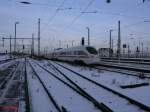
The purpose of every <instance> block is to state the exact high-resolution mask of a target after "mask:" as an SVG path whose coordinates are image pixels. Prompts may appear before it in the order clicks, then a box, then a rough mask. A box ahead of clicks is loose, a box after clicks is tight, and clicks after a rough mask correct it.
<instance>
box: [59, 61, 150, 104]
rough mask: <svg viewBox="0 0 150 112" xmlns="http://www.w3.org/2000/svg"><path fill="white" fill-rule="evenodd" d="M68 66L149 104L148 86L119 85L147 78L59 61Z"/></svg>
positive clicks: (147, 80) (142, 80) (149, 90)
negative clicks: (130, 87) (122, 86)
mask: <svg viewBox="0 0 150 112" xmlns="http://www.w3.org/2000/svg"><path fill="white" fill-rule="evenodd" d="M60 64H63V65H65V66H66V67H68V68H71V69H72V70H74V71H76V72H78V73H80V74H81V75H83V76H86V77H87V78H90V79H92V80H94V81H96V82H98V83H100V84H103V85H105V86H107V87H109V88H112V89H115V90H116V91H118V92H121V93H123V94H125V95H127V96H129V97H131V98H133V99H135V100H137V101H139V102H142V103H143V104H145V105H148V106H150V94H149V93H150V86H145V87H138V88H132V89H121V88H120V85H127V84H136V83H141V82H149V83H150V80H149V79H139V78H137V77H134V76H127V75H123V74H121V73H115V72H109V71H105V70H96V69H92V68H87V67H79V66H72V65H68V64H65V63H60Z"/></svg>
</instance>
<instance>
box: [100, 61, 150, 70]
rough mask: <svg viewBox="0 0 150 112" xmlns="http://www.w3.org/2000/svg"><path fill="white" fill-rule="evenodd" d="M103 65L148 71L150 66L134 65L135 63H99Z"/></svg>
mask: <svg viewBox="0 0 150 112" xmlns="http://www.w3.org/2000/svg"><path fill="white" fill-rule="evenodd" d="M101 63H104V64H110V65H117V66H123V67H133V68H135V67H136V68H140V69H150V65H145V64H135V63H114V62H101Z"/></svg>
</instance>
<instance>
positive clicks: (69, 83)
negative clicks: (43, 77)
mask: <svg viewBox="0 0 150 112" xmlns="http://www.w3.org/2000/svg"><path fill="white" fill-rule="evenodd" d="M34 63H36V65H38V66H39V67H40V68H42V69H43V70H45V71H46V72H48V73H49V75H51V76H53V77H55V78H56V79H57V80H59V81H60V82H62V83H63V84H64V85H65V86H67V87H69V88H70V89H72V90H73V91H74V92H76V93H78V94H79V95H80V96H82V97H83V98H85V99H86V100H87V101H89V102H91V103H92V104H93V105H94V106H95V107H96V108H97V109H98V110H100V111H102V112H113V110H111V109H110V108H109V107H108V106H106V105H105V104H104V103H102V102H98V101H97V100H96V99H94V98H93V97H92V96H91V95H89V94H88V93H87V92H86V91H84V89H82V88H81V87H80V86H78V85H77V84H75V83H74V82H73V81H72V80H70V79H69V78H67V77H66V78H67V81H66V80H64V79H62V78H60V77H58V76H57V75H56V74H54V73H52V72H50V71H49V70H47V69H45V68H44V67H43V66H41V65H40V64H38V63H37V62H34Z"/></svg>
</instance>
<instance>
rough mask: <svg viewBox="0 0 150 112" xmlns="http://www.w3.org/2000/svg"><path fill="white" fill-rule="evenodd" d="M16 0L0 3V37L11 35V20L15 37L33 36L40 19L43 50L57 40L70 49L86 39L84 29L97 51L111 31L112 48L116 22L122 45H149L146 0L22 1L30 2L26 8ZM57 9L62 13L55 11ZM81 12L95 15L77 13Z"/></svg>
mask: <svg viewBox="0 0 150 112" xmlns="http://www.w3.org/2000/svg"><path fill="white" fill-rule="evenodd" d="M20 1H23V0H0V36H5V37H6V36H9V35H10V34H12V35H13V36H14V23H15V21H19V24H18V25H17V37H31V34H32V33H35V36H37V20H38V18H41V38H42V40H41V43H42V47H43V48H44V47H49V48H50V49H51V48H56V47H58V44H59V40H61V41H62V45H61V46H62V47H66V45H67V44H69V46H71V41H72V40H74V45H78V44H79V43H80V39H81V37H83V36H84V37H87V29H86V27H87V26H88V27H90V30H91V32H90V33H91V44H92V45H93V46H95V47H97V48H99V47H107V46H108V43H109V33H108V30H109V29H115V30H114V32H113V35H112V37H113V39H114V47H115V46H116V43H117V21H118V20H120V21H121V37H122V43H130V44H132V45H136V43H138V42H139V41H141V42H144V43H145V45H148V44H149V43H150V37H149V36H150V30H149V29H150V22H144V21H150V12H149V11H150V1H149V0H145V3H142V0H111V1H112V2H111V3H109V4H107V3H106V0H25V1H29V2H31V3H32V4H30V5H24V4H20V3H19V2H20ZM58 7H59V9H62V10H56V9H57V8H58ZM68 8H70V9H68ZM83 11H84V12H93V11H96V12H97V13H85V14H81V12H83ZM131 34H132V35H131ZM131 38H134V39H131ZM86 41H87V39H86ZM131 41H132V42H131ZM18 43H19V42H18Z"/></svg>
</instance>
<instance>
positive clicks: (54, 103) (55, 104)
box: [28, 61, 67, 112]
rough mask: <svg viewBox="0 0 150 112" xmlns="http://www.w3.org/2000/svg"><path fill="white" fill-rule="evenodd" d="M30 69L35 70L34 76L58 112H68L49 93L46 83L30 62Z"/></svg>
mask: <svg viewBox="0 0 150 112" xmlns="http://www.w3.org/2000/svg"><path fill="white" fill-rule="evenodd" d="M28 63H29V65H30V67H31V68H32V70H33V73H34V75H35V76H36V77H37V79H38V80H39V82H40V84H41V85H42V87H43V89H44V91H45V92H46V94H47V96H48V99H49V100H50V101H51V102H52V104H53V106H54V107H55V108H56V110H57V112H67V111H66V110H65V108H64V107H60V106H59V105H58V104H57V102H56V101H55V99H54V98H53V96H52V94H51V93H50V92H49V90H48V88H47V87H46V86H45V84H44V82H43V81H42V80H41V78H40V77H39V75H38V74H37V72H36V70H35V69H34V67H33V66H32V64H31V63H30V62H29V61H28Z"/></svg>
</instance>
